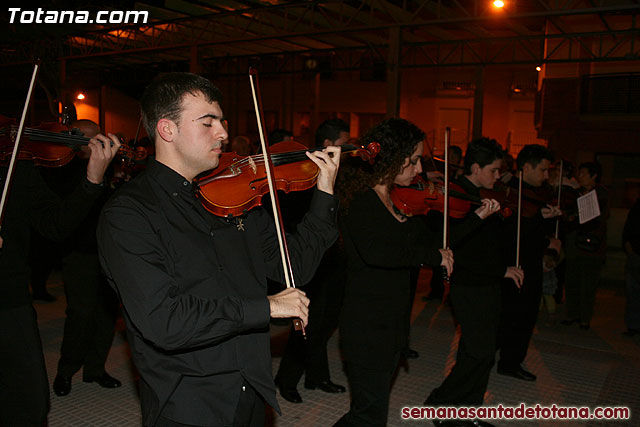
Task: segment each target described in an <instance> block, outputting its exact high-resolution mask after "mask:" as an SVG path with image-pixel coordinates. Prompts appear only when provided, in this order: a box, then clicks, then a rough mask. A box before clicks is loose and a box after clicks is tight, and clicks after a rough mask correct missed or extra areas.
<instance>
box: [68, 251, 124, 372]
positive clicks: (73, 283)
mask: <svg viewBox="0 0 640 427" xmlns="http://www.w3.org/2000/svg"><path fill="white" fill-rule="evenodd" d="M62 275H63V280H64V290H65V295H66V296H67V310H66V315H67V317H66V319H65V322H64V335H63V338H62V347H61V348H60V360H59V362H58V375H62V376H65V377H71V376H73V374H75V373H76V372H78V370H80V368H81V367H82V368H83V374H82V375H83V377H84V378H91V377H97V376H100V375H102V374H103V373H104V364H105V362H106V360H107V355H108V354H109V348H110V347H111V342H112V341H113V335H114V328H115V318H116V310H117V304H118V302H117V297H116V295H115V293H114V291H113V290H112V289H111V288H110V287H109V285H108V284H107V283H106V280H105V279H104V277H103V276H102V272H101V270H100V264H99V262H98V256H97V254H87V253H80V252H72V253H71V254H69V255H67V256H66V257H65V258H64V264H63V269H62Z"/></svg>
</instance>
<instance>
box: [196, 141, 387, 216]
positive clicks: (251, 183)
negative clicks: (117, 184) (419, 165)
mask: <svg viewBox="0 0 640 427" xmlns="http://www.w3.org/2000/svg"><path fill="white" fill-rule="evenodd" d="M323 149H324V147H320V148H312V149H309V148H307V147H305V146H304V145H303V144H300V143H299V142H295V141H284V142H279V143H277V144H274V145H272V146H271V147H270V150H269V151H270V152H271V161H272V163H273V169H274V170H273V172H274V175H275V186H276V190H282V191H285V192H287V193H288V192H290V191H303V190H307V189H309V188H311V187H313V186H314V185H315V184H316V180H317V178H318V173H319V170H318V167H317V166H316V165H315V163H313V162H312V161H311V160H309V158H308V157H307V156H306V154H305V153H306V152H307V151H318V150H323ZM342 152H343V153H349V154H351V155H352V156H358V157H360V158H361V159H362V160H363V161H367V162H373V158H374V157H375V156H376V155H377V154H378V152H380V144H379V143H377V142H372V143H370V144H369V145H368V146H367V147H366V148H364V147H360V146H357V145H354V144H348V145H343V146H342ZM194 183H195V188H196V195H197V196H198V198H199V199H200V201H201V202H202V204H203V206H204V207H205V209H207V210H208V211H209V212H211V213H212V214H214V215H216V216H221V217H234V216H239V215H243V214H245V213H247V212H248V211H249V210H251V209H253V208H254V207H257V206H260V205H261V204H262V196H263V195H265V194H267V193H268V192H269V186H268V183H267V177H266V171H265V164H264V160H263V156H262V155H261V154H260V155H253V156H244V157H242V156H239V155H238V154H236V153H233V152H231V153H221V154H220V163H219V165H218V167H217V168H216V169H214V170H213V171H211V172H210V173H208V174H206V175H204V176H201V177H198V178H196V179H195V180H194Z"/></svg>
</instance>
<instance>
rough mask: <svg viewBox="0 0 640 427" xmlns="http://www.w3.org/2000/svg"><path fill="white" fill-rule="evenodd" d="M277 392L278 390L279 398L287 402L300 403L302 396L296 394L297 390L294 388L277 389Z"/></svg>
mask: <svg viewBox="0 0 640 427" xmlns="http://www.w3.org/2000/svg"><path fill="white" fill-rule="evenodd" d="M278 390H280V396H282V398H283V399H284V400H286V401H287V402H291V403H302V396H300V393H298V390H296V389H295V388H288V389H287V388H282V387H278Z"/></svg>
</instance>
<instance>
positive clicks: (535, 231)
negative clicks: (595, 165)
mask: <svg viewBox="0 0 640 427" xmlns="http://www.w3.org/2000/svg"><path fill="white" fill-rule="evenodd" d="M552 161H553V155H552V154H551V152H550V151H549V150H548V149H547V148H546V147H543V146H542V145H537V144H532V145H526V146H524V148H523V149H522V150H521V151H520V153H519V154H518V157H517V159H516V163H517V166H518V169H519V170H522V176H523V178H522V181H523V182H522V188H523V193H524V195H523V197H525V196H526V194H527V193H530V194H532V195H533V196H535V195H536V193H538V192H539V191H540V189H541V187H542V185H543V184H544V183H545V181H546V180H547V179H549V165H550V164H551V162H552ZM508 185H510V186H511V187H512V188H515V189H516V191H517V188H518V179H517V178H513V179H512V180H511V182H510V183H509V184H508ZM560 214H561V211H560V209H558V208H557V207H556V206H551V205H547V206H546V207H542V208H539V209H537V210H536V212H535V213H534V214H533V215H531V216H530V217H527V216H524V215H522V223H521V233H520V239H519V240H518V237H517V215H512V216H511V217H509V218H508V219H507V220H505V223H504V228H503V238H504V239H505V240H504V242H505V249H506V250H505V256H506V257H508V259H509V258H511V259H514V260H515V257H516V252H517V248H516V245H517V243H518V241H519V243H520V267H521V268H522V269H523V270H524V281H523V282H522V287H521V288H516V287H514V286H513V283H512V281H511V280H508V281H507V280H505V281H503V285H502V318H501V320H500V331H499V335H498V345H499V347H500V360H499V361H498V373H499V374H500V375H507V376H511V377H514V378H518V379H521V380H524V381H535V380H536V376H535V375H534V374H532V373H531V372H529V371H527V370H526V369H524V368H523V367H522V363H523V362H524V359H525V357H526V355H527V349H528V348H529V341H530V340H531V335H532V334H533V328H534V327H535V324H536V320H537V319H538V310H539V307H540V298H541V297H542V258H543V256H544V251H545V249H546V248H554V249H556V250H557V251H558V252H559V251H560V246H561V245H560V241H559V240H558V239H555V238H553V237H547V236H550V235H551V234H552V232H553V226H554V222H553V221H546V220H547V219H550V218H555V217H556V216H558V215H560Z"/></svg>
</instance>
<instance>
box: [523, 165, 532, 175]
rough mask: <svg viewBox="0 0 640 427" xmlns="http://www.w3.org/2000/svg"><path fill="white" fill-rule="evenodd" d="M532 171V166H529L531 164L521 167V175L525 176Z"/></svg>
mask: <svg viewBox="0 0 640 427" xmlns="http://www.w3.org/2000/svg"><path fill="white" fill-rule="evenodd" d="M533 169H534V167H533V166H531V163H525V164H524V166H522V174H523V175H526V174H527V173H529V172H531V171H532V170H533Z"/></svg>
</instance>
